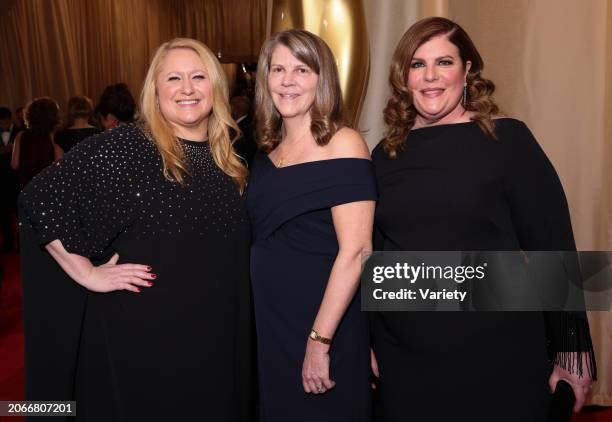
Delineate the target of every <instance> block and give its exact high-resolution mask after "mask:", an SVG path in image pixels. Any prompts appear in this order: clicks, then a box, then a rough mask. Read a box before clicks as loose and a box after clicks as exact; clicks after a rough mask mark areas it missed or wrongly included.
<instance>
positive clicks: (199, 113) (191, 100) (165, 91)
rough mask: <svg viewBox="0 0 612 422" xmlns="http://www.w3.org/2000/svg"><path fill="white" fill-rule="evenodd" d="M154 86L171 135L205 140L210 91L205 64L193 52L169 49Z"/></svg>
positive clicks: (209, 110)
mask: <svg viewBox="0 0 612 422" xmlns="http://www.w3.org/2000/svg"><path fill="white" fill-rule="evenodd" d="M155 85H156V88H157V100H158V102H159V109H160V111H161V114H162V115H163V116H164V117H165V118H166V120H167V121H168V122H169V123H170V124H171V125H172V127H173V128H174V135H175V136H178V137H180V138H185V139H189V140H193V141H201V140H204V139H205V138H206V136H207V128H208V118H209V116H210V113H211V110H212V104H213V101H212V100H213V99H212V95H213V90H212V84H211V82H210V79H209V78H208V72H207V71H206V69H205V66H204V63H202V60H201V59H200V57H199V56H198V55H197V54H196V53H195V51H193V50H191V49H187V48H177V49H174V50H171V51H170V52H168V54H167V55H166V57H165V58H164V61H163V63H162V65H161V68H160V72H159V74H158V75H157V78H156V83H155Z"/></svg>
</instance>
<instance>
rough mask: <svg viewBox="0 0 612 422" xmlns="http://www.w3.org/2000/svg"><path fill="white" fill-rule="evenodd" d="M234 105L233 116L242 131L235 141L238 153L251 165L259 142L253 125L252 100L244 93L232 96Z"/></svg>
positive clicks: (232, 105)
mask: <svg viewBox="0 0 612 422" xmlns="http://www.w3.org/2000/svg"><path fill="white" fill-rule="evenodd" d="M230 106H231V107H232V117H233V118H234V120H236V123H238V127H239V128H240V130H241V131H242V137H241V138H240V139H238V140H237V141H236V142H235V143H234V149H235V150H236V153H237V154H238V155H239V156H241V157H242V158H243V159H244V161H245V162H246V164H247V165H248V166H249V167H250V166H251V162H252V161H253V156H255V152H257V144H256V142H255V134H254V127H253V116H252V113H251V111H252V107H251V101H250V100H249V98H248V97H246V96H244V95H239V96H236V97H232V99H231V100H230Z"/></svg>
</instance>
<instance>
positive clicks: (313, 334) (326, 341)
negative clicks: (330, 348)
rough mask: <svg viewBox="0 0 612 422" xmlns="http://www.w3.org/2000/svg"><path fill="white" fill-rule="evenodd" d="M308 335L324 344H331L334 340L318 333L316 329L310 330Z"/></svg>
mask: <svg viewBox="0 0 612 422" xmlns="http://www.w3.org/2000/svg"><path fill="white" fill-rule="evenodd" d="M308 337H310V339H311V340H314V341H318V342H319V343H323V344H331V342H332V339H330V338H327V337H323V336H321V335H319V333H317V332H316V331H315V330H314V329H312V330H310V334H309V335H308Z"/></svg>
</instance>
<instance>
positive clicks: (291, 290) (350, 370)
mask: <svg viewBox="0 0 612 422" xmlns="http://www.w3.org/2000/svg"><path fill="white" fill-rule="evenodd" d="M367 200H376V185H375V180H374V174H373V168H372V163H371V162H370V161H369V160H364V159H356V158H340V159H332V160H323V161H314V162H310V163H302V164H297V165H293V166H288V167H282V168H276V167H275V166H274V165H273V164H272V162H271V161H270V159H269V158H268V157H267V156H266V155H264V154H262V153H257V154H256V155H255V158H254V161H253V169H252V172H251V179H250V182H249V188H248V191H247V209H248V212H249V218H250V219H251V225H252V227H253V245H252V247H251V281H252V284H253V298H254V304H255V320H256V326H257V350H258V363H259V386H260V390H259V392H260V410H261V413H260V421H261V422H287V421H292V422H301V421H304V422H306V421H317V422H326V421H329V422H368V421H370V420H371V405H370V386H369V380H370V369H369V368H370V357H369V356H370V354H369V353H370V352H369V339H368V329H367V316H366V315H365V314H364V313H362V312H361V310H360V301H359V295H358V294H357V295H356V297H355V299H354V300H353V301H352V303H351V304H350V305H349V307H348V309H347V310H346V312H345V314H344V317H343V319H342V321H341V322H340V324H339V326H338V328H337V331H336V334H335V335H334V341H333V343H332V345H331V349H330V378H331V379H332V380H334V381H336V386H335V387H334V388H333V389H331V390H329V391H327V392H326V393H324V394H320V395H314V394H307V393H306V392H304V387H303V386H302V364H303V362H304V354H305V352H306V342H307V338H308V337H307V336H308V334H309V333H310V330H311V328H312V324H313V323H314V320H315V317H316V315H317V312H318V310H319V306H320V305H321V301H322V299H323V294H324V293H325V288H326V286H327V282H328V279H329V275H330V272H331V269H332V266H333V264H334V260H335V258H336V255H337V254H338V240H337V238H336V232H335V230H334V224H333V220H332V214H331V208H332V207H334V206H336V205H341V204H346V203H350V202H356V201H367Z"/></svg>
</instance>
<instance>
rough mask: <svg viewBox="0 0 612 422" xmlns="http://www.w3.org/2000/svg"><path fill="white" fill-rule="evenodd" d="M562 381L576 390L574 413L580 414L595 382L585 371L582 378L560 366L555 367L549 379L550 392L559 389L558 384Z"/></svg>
mask: <svg viewBox="0 0 612 422" xmlns="http://www.w3.org/2000/svg"><path fill="white" fill-rule="evenodd" d="M560 380H564V381H567V383H568V384H569V385H571V386H572V390H574V396H576V403H575V404H574V412H576V413H578V412H580V409H582V405H583V404H584V401H585V399H586V396H587V394H589V390H590V388H591V384H592V382H593V380H592V379H591V377H590V376H589V374H588V371H586V370H585V371H584V372H583V374H582V377H579V376H578V374H574V373H572V372H569V371H567V370H565V369H563V368H562V367H560V366H559V365H555V367H554V369H553V372H552V374H551V375H550V378H549V379H548V385H549V386H550V390H551V391H552V392H554V391H555V389H556V388H557V383H558V382H559V381H560Z"/></svg>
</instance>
